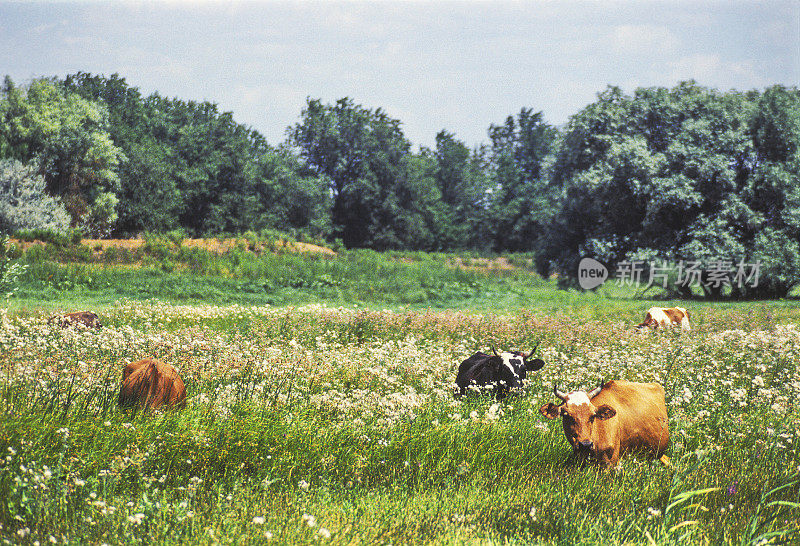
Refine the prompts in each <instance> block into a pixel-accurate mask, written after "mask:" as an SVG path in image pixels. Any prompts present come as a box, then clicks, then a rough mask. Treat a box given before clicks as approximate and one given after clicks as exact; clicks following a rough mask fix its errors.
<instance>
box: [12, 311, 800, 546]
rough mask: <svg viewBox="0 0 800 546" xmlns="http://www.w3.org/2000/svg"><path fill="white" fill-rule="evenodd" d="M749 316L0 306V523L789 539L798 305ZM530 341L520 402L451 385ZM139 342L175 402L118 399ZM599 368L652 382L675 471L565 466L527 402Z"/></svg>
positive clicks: (360, 538)
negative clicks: (120, 405)
mask: <svg viewBox="0 0 800 546" xmlns="http://www.w3.org/2000/svg"><path fill="white" fill-rule="evenodd" d="M760 309H761V310H760V311H759V312H758V313H756V314H754V315H750V314H748V313H747V311H746V310H744V309H741V308H736V307H731V308H714V307H708V308H705V309H701V310H700V311H699V312H695V313H694V316H696V317H697V320H698V323H699V326H698V328H697V329H696V330H697V331H695V332H693V333H692V334H690V335H683V336H680V335H673V334H672V333H670V332H663V333H654V334H652V335H639V334H637V333H635V331H634V330H633V329H632V328H631V327H630V325H631V322H632V321H633V320H634V313H633V312H632V311H631V312H630V314H629V315H628V316H627V317H628V321H627V323H626V322H623V321H618V322H611V323H610V322H609V321H607V320H604V321H597V320H591V319H585V318H571V317H565V316H563V315H562V316H556V317H553V316H548V314H547V313H530V312H516V313H510V314H504V315H502V316H499V315H495V314H478V313H474V312H469V313H460V312H454V311H447V312H436V311H424V312H416V311H404V312H399V313H398V312H390V311H368V310H348V309H330V308H324V307H320V306H308V307H301V308H284V309H274V308H269V307H260V308H252V307H243V306H227V307H217V306H213V307H212V306H202V307H190V306H172V305H166V304H160V303H149V304H140V303H135V302H123V303H121V304H118V305H116V306H114V307H110V308H107V309H105V310H104V311H103V313H102V315H103V316H102V319H103V322H104V323H105V324H107V326H106V327H105V328H104V329H103V330H100V331H93V330H71V329H61V328H58V327H55V326H52V325H48V324H47V323H46V320H45V317H44V316H43V315H40V314H36V313H32V314H28V315H22V314H21V315H18V316H12V317H10V319H9V323H8V324H7V325H6V326H4V327H2V328H0V349H1V350H0V370H2V371H1V372H0V454H2V459H0V461H2V463H1V464H0V524H1V525H2V528H0V536H2V537H4V538H5V539H6V540H8V541H10V542H13V543H18V542H25V543H33V542H34V541H38V542H40V543H43V542H48V541H52V540H55V541H56V542H78V541H80V542H86V543H102V542H106V543H148V544H149V543H155V542H157V543H162V542H163V543H168V544H171V543H176V544H177V543H196V542H203V543H206V542H208V543H211V542H217V541H219V542H225V543H229V542H232V543H252V542H268V541H271V542H274V543H279V544H284V543H320V542H322V543H328V542H329V543H333V544H353V543H356V544H362V543H363V544H366V543H369V544H381V543H383V544H388V543H392V544H430V543H434V544H451V543H479V542H480V543H497V544H506V543H511V544H524V543H544V544H623V543H634V544H652V543H656V544H686V543H712V544H721V543H725V544H733V543H738V544H751V543H758V542H759V540H762V541H763V540H773V541H776V542H783V543H785V542H787V541H789V542H791V541H793V540H796V536H798V535H797V533H798V532H800V525H799V524H798V521H800V507H799V506H798V505H797V502H798V501H800V482H798V478H800V474H799V472H800V412H799V411H800V410H798V406H797V404H796V398H797V395H798V394H800V373H799V372H798V367H797V362H798V359H800V332H798V329H797V327H796V326H793V325H792V324H795V323H796V322H797V320H798V316H797V311H796V310H787V309H786V308H785V307H782V306H769V305H764V306H763V307H762V308H760ZM591 312H592V311H591V310H587V313H588V314H591ZM776 312H778V314H776ZM781 313H782V314H781ZM743 317H748V318H749V323H748V325H747V329H746V330H740V329H738V328H737V326H739V325H740V321H741V320H742V318H743ZM776 317H777V318H776ZM787 317H789V318H787ZM787 323H788V325H787ZM537 341H541V342H542V345H541V349H540V351H541V352H540V354H541V356H542V357H543V358H544V359H545V361H546V362H547V365H546V367H545V368H544V369H543V370H541V371H540V372H538V373H537V374H534V375H533V377H532V378H531V379H530V382H529V387H528V391H527V393H526V394H524V395H521V396H517V397H512V398H510V399H508V400H506V401H504V402H503V403H499V404H498V403H495V402H494V401H493V400H490V399H482V398H467V399H464V400H461V401H459V400H455V399H454V398H453V397H452V394H451V393H452V389H451V384H452V381H453V378H454V375H455V367H456V366H457V365H458V363H459V362H460V360H461V359H463V358H465V357H466V356H468V355H469V354H471V353H472V352H473V351H474V350H476V349H484V350H485V349H486V348H487V345H488V343H489V342H493V343H495V344H497V345H499V346H502V347H507V346H512V345H513V346H517V347H523V348H524V347H531V346H532V345H533V344H534V343H535V342H537ZM144 356H156V357H159V358H162V359H164V360H166V361H168V362H170V363H172V364H174V365H175V366H177V367H178V368H179V369H180V372H181V375H182V376H183V377H184V379H185V381H186V383H187V385H188V388H189V404H188V407H187V408H186V409H185V410H183V411H175V412H172V411H167V412H164V413H155V414H151V413H142V412H139V413H126V412H122V411H120V410H119V409H117V407H116V405H115V397H116V392H117V389H118V385H119V375H120V373H121V370H122V366H123V363H124V362H127V361H130V360H133V359H136V358H142V357H144ZM599 377H603V378H607V379H610V378H626V379H632V380H642V381H650V380H657V381H660V382H662V383H663V384H664V385H665V388H666V390H667V392H668V406H669V414H670V430H671V434H672V443H671V446H670V451H669V452H668V454H669V455H670V456H671V457H672V461H673V464H672V466H671V467H664V466H662V465H661V464H660V463H658V462H655V461H652V460H649V459H646V458H635V457H628V458H625V459H623V461H622V464H621V465H620V467H619V468H617V469H615V470H612V471H610V472H598V471H596V470H594V469H593V468H591V467H582V466H580V465H579V464H576V462H575V461H574V460H572V458H571V457H570V450H569V447H568V444H567V442H566V440H565V439H564V436H563V431H562V430H561V428H560V424H559V423H557V422H550V421H546V420H545V419H543V418H542V417H541V416H540V415H539V413H538V408H539V406H540V405H542V404H543V403H545V402H548V401H551V395H550V392H551V388H552V384H553V383H554V382H556V381H558V382H559V384H562V385H564V386H565V387H566V386H569V388H578V387H580V386H587V385H592V384H594V383H595V382H596V380H597V379H598V378H599ZM51 537H52V538H51Z"/></svg>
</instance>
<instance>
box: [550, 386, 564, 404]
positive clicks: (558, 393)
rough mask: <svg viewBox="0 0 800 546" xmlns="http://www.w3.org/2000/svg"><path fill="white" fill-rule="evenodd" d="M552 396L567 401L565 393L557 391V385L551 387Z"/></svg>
mask: <svg viewBox="0 0 800 546" xmlns="http://www.w3.org/2000/svg"><path fill="white" fill-rule="evenodd" d="M553 394H555V395H556V396H558V397H559V398H561V399H562V400H563V401H565V402H566V401H567V393H564V392H561V391H560V390H558V385H553Z"/></svg>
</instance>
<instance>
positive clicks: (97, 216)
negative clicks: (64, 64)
mask: <svg viewBox="0 0 800 546" xmlns="http://www.w3.org/2000/svg"><path fill="white" fill-rule="evenodd" d="M0 150H2V152H3V154H4V155H5V157H9V158H13V159H17V160H20V161H22V162H24V163H29V162H32V161H35V162H36V163H37V164H38V169H39V172H40V173H41V174H42V175H43V176H44V178H45V182H46V184H47V190H48V192H49V193H50V194H52V195H54V196H58V197H60V198H61V199H62V200H63V201H64V203H65V206H66V207H67V210H68V211H69V213H70V215H71V216H72V224H73V225H78V226H79V227H84V228H87V229H88V230H90V231H95V232H98V233H99V232H103V231H107V230H108V229H109V228H110V227H111V225H112V224H113V223H114V221H115V220H116V211H115V208H114V207H113V206H110V205H111V204H113V203H114V201H115V200H116V192H117V191H118V182H119V178H118V175H117V169H118V167H119V164H120V162H122V161H123V160H124V155H123V154H122V152H121V150H120V149H119V148H118V147H117V146H115V145H114V143H113V141H112V140H111V137H110V135H109V133H108V115H107V111H106V109H105V107H104V106H102V105H101V104H99V103H97V102H93V101H89V100H86V99H84V98H82V97H81V96H79V95H77V94H75V93H70V92H67V91H66V90H65V89H64V88H63V87H62V86H61V85H60V84H58V82H56V81H54V80H48V79H38V80H34V81H33V82H31V84H30V85H29V86H27V87H26V88H21V87H16V86H14V85H13V84H12V82H11V81H10V79H9V78H6V85H5V86H4V95H3V97H2V100H0Z"/></svg>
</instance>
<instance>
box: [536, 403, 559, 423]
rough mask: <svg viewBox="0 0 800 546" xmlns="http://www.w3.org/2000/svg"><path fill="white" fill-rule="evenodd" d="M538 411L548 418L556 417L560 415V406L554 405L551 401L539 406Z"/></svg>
mask: <svg viewBox="0 0 800 546" xmlns="http://www.w3.org/2000/svg"><path fill="white" fill-rule="evenodd" d="M539 412H540V413H541V414H542V415H544V416H545V417H547V418H548V419H555V418H556V417H558V416H559V415H561V406H556V405H555V404H553V403H552V402H548V403H547V404H545V405H544V406H542V407H541V408H539Z"/></svg>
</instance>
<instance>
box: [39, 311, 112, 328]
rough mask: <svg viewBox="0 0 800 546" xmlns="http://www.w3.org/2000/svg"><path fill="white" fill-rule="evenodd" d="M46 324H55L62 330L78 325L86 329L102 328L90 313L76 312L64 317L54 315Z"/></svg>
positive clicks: (97, 319)
mask: <svg viewBox="0 0 800 546" xmlns="http://www.w3.org/2000/svg"><path fill="white" fill-rule="evenodd" d="M47 322H48V323H49V324H53V323H57V324H58V325H59V326H61V327H62V328H66V327H67V326H76V325H79V324H80V325H83V326H86V327H87V328H100V327H101V326H102V324H100V318H99V317H98V316H97V315H95V314H94V313H92V312H91V311H76V312H74V313H67V314H66V315H55V316H52V317H50V318H49V319H48V320H47Z"/></svg>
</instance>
